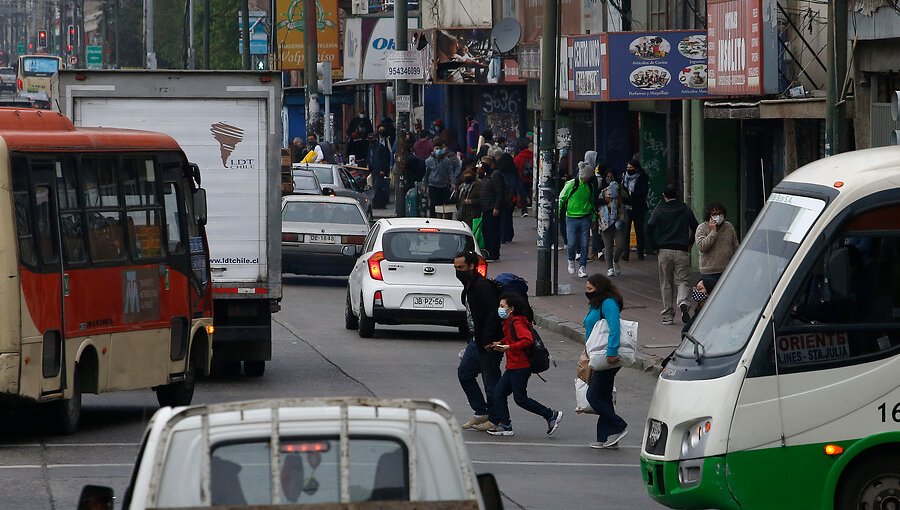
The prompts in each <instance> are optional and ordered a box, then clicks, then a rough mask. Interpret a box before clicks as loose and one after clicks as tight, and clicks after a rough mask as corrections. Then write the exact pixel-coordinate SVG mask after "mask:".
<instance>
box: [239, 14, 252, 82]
mask: <svg viewBox="0 0 900 510" xmlns="http://www.w3.org/2000/svg"><path fill="white" fill-rule="evenodd" d="M241 45H242V46H243V48H244V50H243V52H242V55H241V56H242V57H243V60H244V70H245V71H249V70H250V69H252V67H251V61H252V58H250V1H249V0H242V1H241Z"/></svg>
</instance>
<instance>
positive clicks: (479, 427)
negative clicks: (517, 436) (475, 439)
mask: <svg viewBox="0 0 900 510" xmlns="http://www.w3.org/2000/svg"><path fill="white" fill-rule="evenodd" d="M492 428H494V424H493V423H491V422H490V421H488V420H485V421H483V422H482V423H479V424H478V425H475V426H474V427H472V430H477V431H479V432H487V431H488V430H490V429H492Z"/></svg>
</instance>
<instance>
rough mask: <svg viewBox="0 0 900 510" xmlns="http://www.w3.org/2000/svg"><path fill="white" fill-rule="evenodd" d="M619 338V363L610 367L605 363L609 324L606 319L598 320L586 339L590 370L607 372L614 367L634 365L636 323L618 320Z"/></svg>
mask: <svg viewBox="0 0 900 510" xmlns="http://www.w3.org/2000/svg"><path fill="white" fill-rule="evenodd" d="M619 328H620V336H619V358H620V360H619V362H618V363H616V364H615V365H610V364H609V363H607V362H606V346H607V344H608V343H609V323H608V322H606V319H600V322H598V323H597V325H596V326H594V329H593V331H591V336H590V338H588V341H587V344H586V345H585V348H586V349H587V352H588V356H590V357H591V368H592V369H594V370H608V369H610V368H615V367H630V366H631V365H634V362H635V353H636V352H637V330H638V323H637V322H636V321H627V320H624V319H620V320H619Z"/></svg>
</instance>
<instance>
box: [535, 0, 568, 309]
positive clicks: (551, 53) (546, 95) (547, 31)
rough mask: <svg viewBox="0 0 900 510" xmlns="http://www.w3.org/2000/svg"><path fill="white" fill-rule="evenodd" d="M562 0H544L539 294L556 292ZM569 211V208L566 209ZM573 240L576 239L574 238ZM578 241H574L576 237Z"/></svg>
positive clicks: (536, 290)
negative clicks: (554, 248) (553, 254)
mask: <svg viewBox="0 0 900 510" xmlns="http://www.w3.org/2000/svg"><path fill="white" fill-rule="evenodd" d="M558 9H559V2H558V1H557V0H550V1H546V2H544V20H543V22H544V27H543V38H542V41H541V69H543V72H542V73H541V133H540V136H541V168H540V176H539V178H538V186H539V187H538V211H537V215H538V260H537V282H536V285H535V294H537V295H538V296H549V295H551V294H552V293H553V281H552V278H551V274H552V271H551V269H552V264H553V260H552V258H551V257H550V254H551V250H552V246H553V243H555V242H556V236H554V235H553V234H554V233H555V232H556V230H555V228H554V224H553V218H554V217H555V215H556V214H555V210H556V202H557V200H556V192H555V191H556V190H555V187H556V182H557V181H558V180H559V179H558V176H557V167H556V150H555V148H556V90H555V89H556V87H555V85H556V80H558V79H559V77H558V76H557V75H556V69H557V67H556V61H557V60H558V59H559V40H558V33H557V15H558V13H557V11H558ZM563 214H565V211H563ZM570 241H572V240H570ZM572 242H574V241H572Z"/></svg>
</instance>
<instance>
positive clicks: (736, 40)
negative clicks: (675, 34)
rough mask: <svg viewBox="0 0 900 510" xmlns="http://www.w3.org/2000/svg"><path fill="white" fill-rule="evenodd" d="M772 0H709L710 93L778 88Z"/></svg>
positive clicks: (731, 92) (752, 93) (757, 93)
mask: <svg viewBox="0 0 900 510" xmlns="http://www.w3.org/2000/svg"><path fill="white" fill-rule="evenodd" d="M774 10H775V6H774V3H773V2H772V0H710V1H709V3H708V6H707V30H708V33H709V93H710V94H720V95H759V94H765V93H771V92H775V91H777V89H778V74H777V65H778V62H777V55H778V51H777V41H778V39H777V34H776V32H775V31H776V30H777V23H772V22H771V21H772V20H774V19H776V18H775V12H774Z"/></svg>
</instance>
